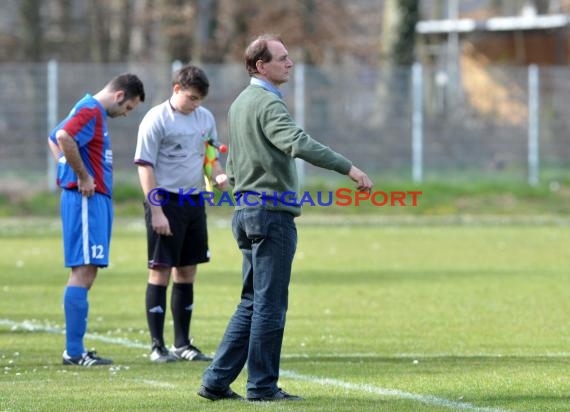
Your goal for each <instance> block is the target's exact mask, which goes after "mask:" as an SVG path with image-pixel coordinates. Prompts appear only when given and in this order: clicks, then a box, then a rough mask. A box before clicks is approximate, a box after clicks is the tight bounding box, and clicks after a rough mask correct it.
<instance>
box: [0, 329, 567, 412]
mask: <svg viewBox="0 0 570 412" xmlns="http://www.w3.org/2000/svg"><path fill="white" fill-rule="evenodd" d="M0 326H8V327H10V329H11V330H14V331H15V330H19V329H22V330H26V331H30V332H47V333H55V334H63V333H64V332H65V330H64V329H62V328H58V327H53V326H49V325H42V324H39V323H36V322H31V321H24V322H15V321H13V320H10V319H0ZM85 337H86V338H87V339H91V340H97V341H100V342H105V343H110V344H115V345H120V346H125V347H129V348H142V349H147V348H148V345H146V344H143V343H140V342H134V341H131V340H128V339H123V338H113V337H108V336H103V335H98V334H93V333H88V334H86V335H85ZM383 356H386V357H391V358H393V357H394V356H390V355H380V354H375V353H360V354H359V353H347V354H339V353H337V354H330V353H328V354H311V355H307V354H288V355H287V354H285V355H283V358H285V359H292V358H316V357H325V358H342V357H370V358H371V357H383ZM501 356H503V355H500V354H483V353H482V354H469V355H460V354H435V355H422V354H399V355H396V356H395V357H401V358H414V359H415V358H419V359H426V358H428V359H429V358H441V357H493V358H499V357H501ZM505 356H506V357H508V356H518V355H505ZM526 356H529V357H530V356H546V357H553V356H554V357H567V356H570V354H569V353H564V352H563V353H554V354H551V353H549V354H546V355H528V354H527V355H526ZM280 374H281V376H282V377H284V378H289V379H294V380H300V381H305V382H310V383H315V384H320V385H324V386H334V387H338V388H344V389H349V390H354V391H358V392H366V393H372V394H376V395H380V396H391V397H396V398H399V399H407V400H411V401H416V402H420V403H423V404H428V405H434V406H441V407H447V408H451V409H462V410H469V411H477V412H504V411H505V410H503V409H496V408H486V407H478V406H475V405H473V404H470V403H466V402H456V401H451V400H448V399H444V398H439V397H436V396H432V395H419V394H415V393H411V392H405V391H400V390H397V389H386V388H381V387H377V386H373V385H368V384H355V383H350V382H344V381H341V380H338V379H331V378H321V377H316V376H310V375H302V374H299V373H297V372H294V371H288V370H281V371H280ZM141 382H143V383H146V384H148V385H151V386H157V387H158V386H160V387H165V388H171V387H174V386H175V385H174V386H172V384H169V383H166V382H160V381H152V380H141Z"/></svg>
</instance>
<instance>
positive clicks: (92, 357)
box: [63, 351, 113, 366]
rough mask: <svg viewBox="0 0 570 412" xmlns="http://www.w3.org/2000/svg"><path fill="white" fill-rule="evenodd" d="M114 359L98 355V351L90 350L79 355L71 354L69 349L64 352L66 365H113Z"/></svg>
mask: <svg viewBox="0 0 570 412" xmlns="http://www.w3.org/2000/svg"><path fill="white" fill-rule="evenodd" d="M112 363H113V361H112V360H111V359H105V358H101V357H99V356H97V352H95V351H90V352H86V353H84V354H83V355H79V356H73V357H72V356H69V355H68V354H67V351H64V352H63V364H64V365H78V366H100V365H111V364H112Z"/></svg>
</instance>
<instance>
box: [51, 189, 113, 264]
mask: <svg viewBox="0 0 570 412" xmlns="http://www.w3.org/2000/svg"><path fill="white" fill-rule="evenodd" d="M60 211H61V223H62V227H63V254H64V260H65V266H66V267H75V266H83V265H95V266H99V267H106V266H108V265H109V244H110V242H111V228H112V226H113V203H112V200H111V198H110V197H108V196H105V195H102V194H100V193H95V194H94V195H93V196H90V197H84V196H82V195H81V193H79V192H78V191H77V190H66V189H64V190H62V192H61V203H60Z"/></svg>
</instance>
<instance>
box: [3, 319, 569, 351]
mask: <svg viewBox="0 0 570 412" xmlns="http://www.w3.org/2000/svg"><path fill="white" fill-rule="evenodd" d="M0 326H8V327H10V328H11V329H12V330H18V329H22V330H26V331H29V332H47V333H55V334H64V333H65V329H63V328H58V327H54V326H49V325H45V324H41V323H38V322H32V321H29V320H25V321H23V322H15V321H13V320H10V319H0ZM85 338H86V339H91V340H96V341H99V342H105V343H110V344H114V345H120V346H124V347H127V348H136V349H150V347H149V345H148V344H145V343H141V342H135V341H132V340H129V339H125V338H113V337H110V336H104V335H98V334H95V333H87V334H86V335H85ZM568 357H570V352H546V353H516V352H515V353H505V354H501V353H488V352H479V353H445V352H442V353H430V354H421V353H396V354H391V355H387V354H380V353H374V352H363V353H362V352H361V353H358V352H350V353H330V352H328V353H310V354H309V353H284V354H283V355H281V359H314V358H323V359H342V358H387V359H388V358H389V359H412V360H421V359H440V358H466V359H469V358H491V359H494V358H568Z"/></svg>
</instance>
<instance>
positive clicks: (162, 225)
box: [151, 206, 172, 236]
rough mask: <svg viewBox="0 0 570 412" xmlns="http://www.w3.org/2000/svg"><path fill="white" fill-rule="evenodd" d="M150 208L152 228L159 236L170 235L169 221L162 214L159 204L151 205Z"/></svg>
mask: <svg viewBox="0 0 570 412" xmlns="http://www.w3.org/2000/svg"><path fill="white" fill-rule="evenodd" d="M151 208H152V218H151V219H152V228H153V229H154V231H155V232H156V233H158V234H159V235H161V236H172V231H171V230H170V223H169V222H168V218H167V217H166V216H165V215H164V212H163V211H162V207H161V206H151Z"/></svg>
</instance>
